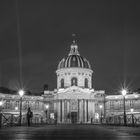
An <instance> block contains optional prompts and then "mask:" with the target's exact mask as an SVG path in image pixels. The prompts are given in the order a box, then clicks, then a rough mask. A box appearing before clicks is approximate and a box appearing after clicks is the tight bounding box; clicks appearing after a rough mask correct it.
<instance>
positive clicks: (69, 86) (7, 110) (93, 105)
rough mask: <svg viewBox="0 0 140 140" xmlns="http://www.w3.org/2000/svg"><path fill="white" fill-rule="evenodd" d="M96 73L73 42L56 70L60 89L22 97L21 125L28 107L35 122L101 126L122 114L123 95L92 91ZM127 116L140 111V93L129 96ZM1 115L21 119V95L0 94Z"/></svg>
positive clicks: (127, 96) (127, 98)
mask: <svg viewBox="0 0 140 140" xmlns="http://www.w3.org/2000/svg"><path fill="white" fill-rule="evenodd" d="M92 74H93V71H92V69H91V66H90V64H89V62H88V61H87V59H86V58H84V57H82V56H80V53H79V52H78V46H77V45H76V44H75V42H73V44H72V45H71V49H70V53H69V54H68V56H67V58H63V59H62V60H61V61H60V63H59V64H58V69H57V70H56V75H57V89H55V90H54V91H48V90H45V91H44V94H43V95H40V96H36V95H34V96H29V95H26V94H25V95H24V96H23V97H22V122H26V113H27V109H28V107H30V108H31V110H32V111H33V114H34V115H33V120H32V122H33V123H44V122H45V123H52V122H57V123H99V122H100V121H101V118H107V117H110V116H115V115H122V114H123V111H124V110H123V109H124V108H123V96H122V95H108V96H107V94H105V91H104V90H98V91H96V90H94V89H93V88H92ZM125 98H126V102H125V105H126V114H130V113H132V112H130V109H131V108H133V109H134V112H133V113H135V114H139V112H140V94H138V93H133V94H129V95H126V97H125ZM0 101H3V106H2V112H3V113H4V114H6V115H14V116H15V117H16V116H19V108H20V97H19V95H18V94H15V95H12V94H3V93H0Z"/></svg>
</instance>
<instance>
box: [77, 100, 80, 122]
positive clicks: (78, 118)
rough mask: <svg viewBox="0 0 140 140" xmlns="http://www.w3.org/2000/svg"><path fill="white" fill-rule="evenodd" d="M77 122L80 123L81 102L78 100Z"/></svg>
mask: <svg viewBox="0 0 140 140" xmlns="http://www.w3.org/2000/svg"><path fill="white" fill-rule="evenodd" d="M77 122H80V100H79V99H78V116H77Z"/></svg>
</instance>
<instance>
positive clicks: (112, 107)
mask: <svg viewBox="0 0 140 140" xmlns="http://www.w3.org/2000/svg"><path fill="white" fill-rule="evenodd" d="M110 109H114V101H110Z"/></svg>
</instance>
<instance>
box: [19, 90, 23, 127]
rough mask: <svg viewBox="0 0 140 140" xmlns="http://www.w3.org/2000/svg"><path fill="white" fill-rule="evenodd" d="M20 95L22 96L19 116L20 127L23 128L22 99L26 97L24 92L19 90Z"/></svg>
mask: <svg viewBox="0 0 140 140" xmlns="http://www.w3.org/2000/svg"><path fill="white" fill-rule="evenodd" d="M18 94H19V96H20V114H19V125H20V126H21V120H22V97H23V95H24V90H22V89H21V90H19V91H18Z"/></svg>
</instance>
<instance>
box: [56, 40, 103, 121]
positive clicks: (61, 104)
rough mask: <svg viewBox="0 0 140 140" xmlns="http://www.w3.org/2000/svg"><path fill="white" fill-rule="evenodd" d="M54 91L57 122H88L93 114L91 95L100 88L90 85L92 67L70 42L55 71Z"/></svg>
mask: <svg viewBox="0 0 140 140" xmlns="http://www.w3.org/2000/svg"><path fill="white" fill-rule="evenodd" d="M56 74H57V92H56V94H55V96H54V100H55V102H54V112H55V114H57V122H58V123H88V122H89V123H90V122H91V120H93V119H94V118H95V116H96V109H95V104H96V102H97V100H96V101H95V98H96V97H95V95H97V94H98V95H99V96H100V95H102V94H104V91H94V89H93V88H92V74H93V70H92V69H91V65H90V63H89V61H88V60H87V59H86V58H84V57H82V56H81V55H80V53H79V51H78V46H77V44H76V43H75V41H73V43H72V45H71V46H70V52H69V54H68V56H67V57H66V58H63V59H62V60H61V61H60V62H59V64H58V68H57V70H56Z"/></svg>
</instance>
